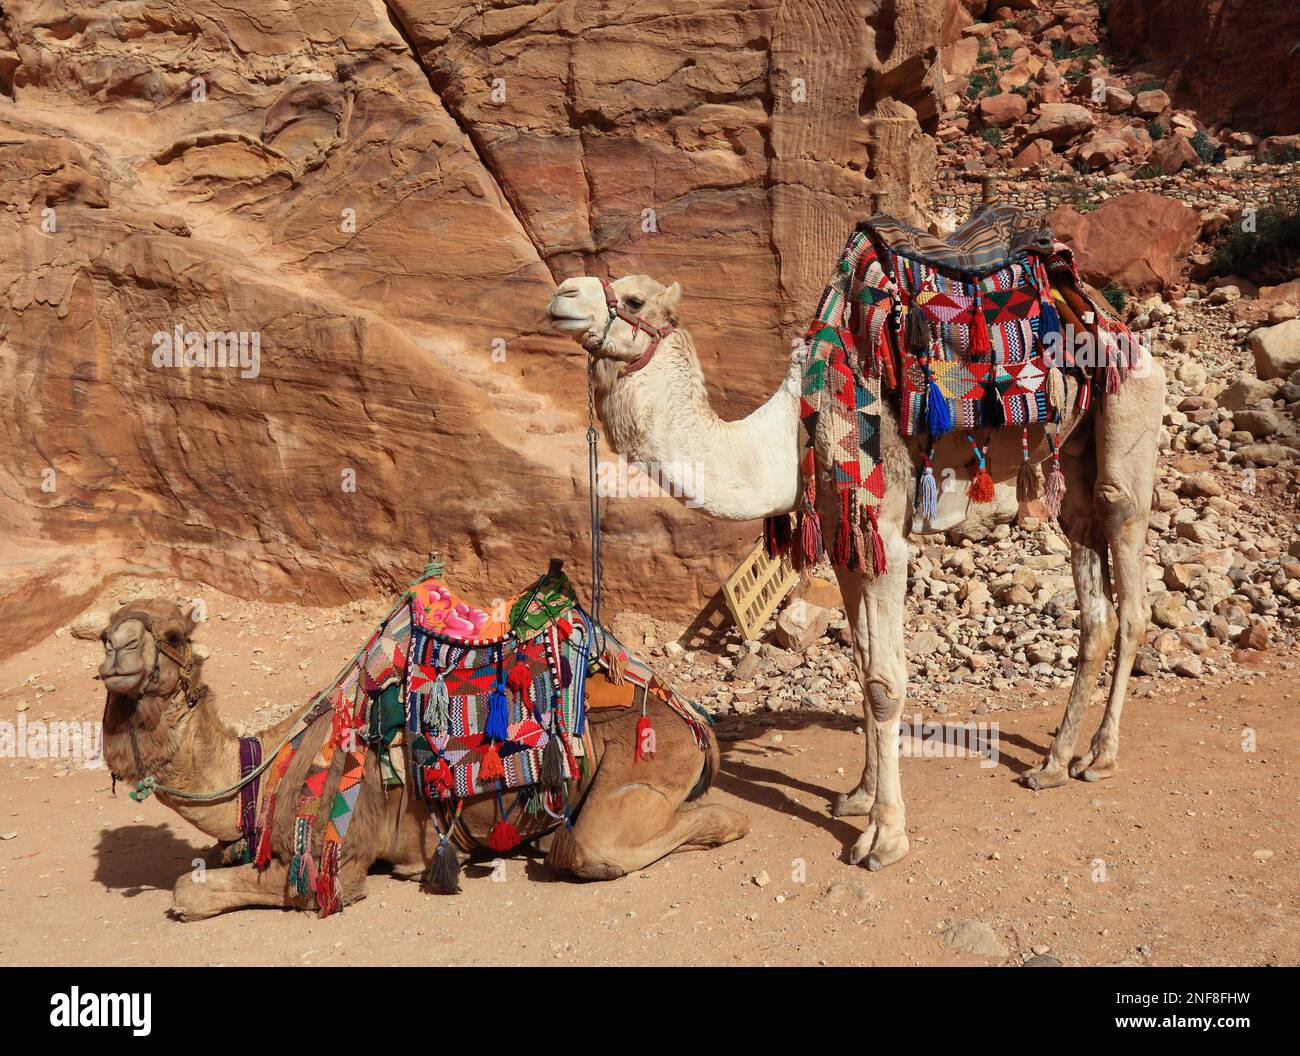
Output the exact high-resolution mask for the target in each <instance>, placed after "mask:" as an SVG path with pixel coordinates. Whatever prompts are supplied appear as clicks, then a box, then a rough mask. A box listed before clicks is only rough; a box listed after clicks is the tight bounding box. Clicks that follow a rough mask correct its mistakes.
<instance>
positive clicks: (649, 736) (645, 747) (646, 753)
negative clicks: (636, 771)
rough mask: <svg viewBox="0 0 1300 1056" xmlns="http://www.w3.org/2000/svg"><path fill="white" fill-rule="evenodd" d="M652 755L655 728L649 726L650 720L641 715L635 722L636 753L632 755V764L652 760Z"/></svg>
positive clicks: (653, 752)
mask: <svg viewBox="0 0 1300 1056" xmlns="http://www.w3.org/2000/svg"><path fill="white" fill-rule="evenodd" d="M654 755H655V728H654V727H653V726H652V725H650V719H649V718H647V717H646V716H645V715H642V716H641V717H640V718H639V719H637V720H636V752H635V753H633V755H632V762H634V763H635V762H639V761H640V760H642V759H653V758H654Z"/></svg>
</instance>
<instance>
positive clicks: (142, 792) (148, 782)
mask: <svg viewBox="0 0 1300 1056" xmlns="http://www.w3.org/2000/svg"><path fill="white" fill-rule="evenodd" d="M157 787H158V781H157V779H156V778H153V777H145V778H142V779H141V780H140V782H139V783H138V784H137V785H136V786H135V791H134V792H128V793H127V795H129V796H130V797H131V798H132V799H134V800H135V801H136V802H137V803H143V802H144V801H145V800H146V799H148V798H149V797H150V796H151V795H153V791H154V789H155V788H157Z"/></svg>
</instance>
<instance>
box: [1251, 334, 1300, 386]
mask: <svg viewBox="0 0 1300 1056" xmlns="http://www.w3.org/2000/svg"><path fill="white" fill-rule="evenodd" d="M1247 344H1248V345H1249V346H1250V351H1251V354H1252V355H1254V357H1255V373H1256V374H1258V375H1259V376H1260V377H1261V378H1266V379H1267V378H1285V377H1287V376H1288V375H1290V374H1291V373H1292V372H1293V371H1295V370H1298V369H1300V319H1288V320H1287V321H1286V322H1283V323H1278V324H1277V325H1276V326H1261V327H1260V328H1259V329H1258V330H1252V331H1251V333H1250V337H1249V338H1248V339H1247Z"/></svg>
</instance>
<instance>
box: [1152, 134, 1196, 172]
mask: <svg viewBox="0 0 1300 1056" xmlns="http://www.w3.org/2000/svg"><path fill="white" fill-rule="evenodd" d="M1151 162H1152V164H1154V165H1159V166H1160V171H1161V172H1163V173H1164V174H1165V175H1166V176H1172V175H1174V173H1176V172H1181V171H1182V170H1183V169H1185V168H1188V167H1191V168H1195V167H1196V166H1197V165H1199V164H1200V163H1201V158H1200V155H1198V154H1197V153H1196V151H1195V149H1194V148H1193V147H1192V144H1191V142H1190V141H1189V140H1188V139H1187V137H1186V136H1165V138H1164V139H1162V140H1160V141H1159V142H1157V143H1156V144H1155V146H1153V147H1152V148H1151Z"/></svg>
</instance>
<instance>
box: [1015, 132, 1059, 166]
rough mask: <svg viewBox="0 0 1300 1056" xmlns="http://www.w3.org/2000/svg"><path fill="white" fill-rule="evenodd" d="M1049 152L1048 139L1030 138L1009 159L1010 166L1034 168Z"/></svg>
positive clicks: (1049, 143) (1050, 147)
mask: <svg viewBox="0 0 1300 1056" xmlns="http://www.w3.org/2000/svg"><path fill="white" fill-rule="evenodd" d="M1051 153H1052V141H1051V140H1050V139H1041V138H1040V139H1031V140H1029V141H1028V142H1027V143H1025V145H1024V146H1023V147H1021V148H1020V151H1019V153H1017V154H1016V156H1015V157H1013V158H1012V159H1011V166H1012V168H1016V169H1032V168H1036V167H1037V166H1039V165H1041V164H1042V162H1043V159H1044V158H1046V157H1048V156H1049V155H1050V154H1051Z"/></svg>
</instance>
